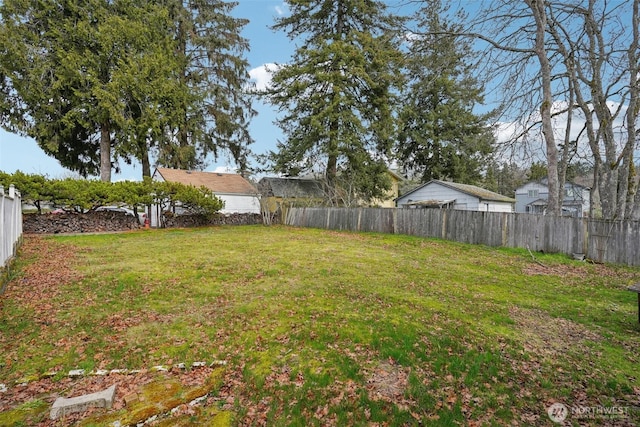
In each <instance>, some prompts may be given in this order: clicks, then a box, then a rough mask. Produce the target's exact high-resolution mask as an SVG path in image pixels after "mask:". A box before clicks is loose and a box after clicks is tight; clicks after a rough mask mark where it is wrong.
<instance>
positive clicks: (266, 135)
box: [0, 0, 295, 181]
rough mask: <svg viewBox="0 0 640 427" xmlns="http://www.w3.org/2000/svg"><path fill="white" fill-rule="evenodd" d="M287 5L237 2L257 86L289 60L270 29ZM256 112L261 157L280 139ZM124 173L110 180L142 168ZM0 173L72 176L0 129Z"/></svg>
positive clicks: (286, 44) (134, 175) (286, 46)
mask: <svg viewBox="0 0 640 427" xmlns="http://www.w3.org/2000/svg"><path fill="white" fill-rule="evenodd" d="M286 10H287V7H286V5H285V4H284V2H283V1H282V0H276V1H272V0H239V5H238V6H237V7H236V8H235V11H234V15H236V16H238V17H243V18H246V19H249V20H250V22H249V24H248V25H247V26H246V27H245V29H244V31H243V35H244V36H245V37H246V38H247V39H249V42H250V45H251V50H250V51H249V52H248V53H247V55H246V57H247V59H248V61H249V65H250V69H251V75H252V76H256V77H257V81H256V83H257V84H261V83H262V82H264V78H265V73H264V72H263V69H264V67H263V65H264V64H268V63H284V62H287V61H288V60H289V58H290V57H291V54H292V53H293V50H294V48H295V45H294V44H292V43H291V42H290V41H289V40H288V39H287V38H286V36H285V35H284V34H282V33H276V32H273V31H272V30H271V29H270V28H269V27H270V26H271V25H272V24H273V22H274V18H275V17H277V16H279V15H281V14H283V13H285V12H286ZM254 108H255V109H256V110H257V111H258V116H256V117H255V118H254V119H253V120H252V123H251V127H250V129H251V134H252V136H253V139H254V140H255V143H254V144H253V147H252V149H253V151H255V152H256V153H264V152H265V151H267V150H269V149H272V148H274V147H275V144H276V141H277V140H278V139H279V138H281V137H282V133H281V132H280V130H279V128H278V127H277V126H276V125H275V124H273V121H274V120H275V118H276V114H275V112H274V110H273V108H272V107H270V106H268V105H263V104H262V103H260V102H257V101H256V102H255V104H254ZM227 163H228V162H227V160H226V159H225V158H224V157H222V158H220V159H218V162H214V161H213V159H211V160H210V165H209V167H207V168H206V170H209V171H213V170H216V168H222V167H224V166H226V164H227ZM121 166H123V171H122V173H120V174H113V176H112V180H114V181H115V180H121V179H131V180H139V179H141V177H142V168H141V166H140V165H139V164H136V165H132V166H127V165H124V164H122V165H121ZM0 170H1V171H4V172H9V173H13V172H15V171H16V170H21V171H22V172H25V173H36V174H43V175H48V176H49V177H50V178H62V177H67V176H74V174H73V173H72V172H71V171H69V170H68V169H65V168H63V167H62V166H60V164H59V163H58V161H57V160H55V159H54V158H52V157H49V156H47V155H46V154H45V153H44V152H43V151H42V149H41V148H40V147H38V144H36V142H35V141H34V140H32V139H30V138H23V137H20V136H18V135H14V134H10V133H8V132H6V131H4V130H1V129H0Z"/></svg>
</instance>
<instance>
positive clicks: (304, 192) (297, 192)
mask: <svg viewBox="0 0 640 427" xmlns="http://www.w3.org/2000/svg"><path fill="white" fill-rule="evenodd" d="M258 188H260V191H261V192H262V193H263V194H264V195H265V196H269V197H283V198H301V197H312V198H322V197H324V195H325V193H324V191H323V189H322V183H321V182H320V181H318V180H315V179H301V178H290V177H287V178H281V177H265V178H262V179H261V180H260V181H259V182H258Z"/></svg>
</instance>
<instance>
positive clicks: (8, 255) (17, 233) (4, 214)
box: [0, 185, 22, 294]
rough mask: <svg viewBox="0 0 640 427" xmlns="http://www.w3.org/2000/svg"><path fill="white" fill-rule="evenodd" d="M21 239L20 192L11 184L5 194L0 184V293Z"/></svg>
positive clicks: (2, 290)
mask: <svg viewBox="0 0 640 427" xmlns="http://www.w3.org/2000/svg"><path fill="white" fill-rule="evenodd" d="M21 241H22V200H21V198H20V192H19V191H17V190H16V189H15V187H14V186H13V185H11V186H9V194H5V192H4V187H2V186H1V185H0V294H2V293H3V292H4V285H5V281H6V278H7V273H8V271H9V267H10V263H11V260H12V259H13V257H14V256H15V255H16V252H17V250H18V245H19V244H20V242H21Z"/></svg>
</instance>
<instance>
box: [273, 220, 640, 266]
mask: <svg viewBox="0 0 640 427" xmlns="http://www.w3.org/2000/svg"><path fill="white" fill-rule="evenodd" d="M285 223H286V224H287V225H291V226H296V227H313V228H326V229H331V230H349V231H373V232H380V233H396V234H407V235H412V236H421V237H435V238H440V239H445V240H452V241H456V242H462V243H472V244H481V245H488V246H505V247H510V248H529V249H530V250H532V251H543V252H560V253H565V254H567V255H572V254H584V255H585V256H586V257H587V258H589V259H591V260H594V261H596V262H610V263H615V264H625V265H629V266H640V223H639V222H635V221H624V222H623V221H601V220H590V219H585V218H570V217H551V216H542V215H531V214H513V213H497V212H472V211H460V210H448V209H380V208H291V209H290V210H289V212H288V213H287V217H286V220H285Z"/></svg>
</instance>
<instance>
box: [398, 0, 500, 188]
mask: <svg viewBox="0 0 640 427" xmlns="http://www.w3.org/2000/svg"><path fill="white" fill-rule="evenodd" d="M445 11H446V10H445V8H443V7H442V5H441V2H440V1H432V2H430V5H429V7H426V8H423V9H421V10H420V11H419V12H418V15H417V22H418V27H419V28H420V30H421V33H422V35H419V36H416V37H413V38H412V40H411V42H410V46H409V49H408V52H407V59H406V74H407V79H408V80H409V85H408V87H407V91H406V94H405V95H404V96H403V100H404V101H403V106H402V109H401V112H400V119H401V120H400V122H401V127H400V133H399V137H398V144H397V156H398V158H399V160H400V162H401V164H402V165H403V167H404V168H405V169H406V170H407V172H411V173H412V174H413V175H417V176H418V177H419V179H420V180H421V181H422V182H427V181H429V180H431V179H449V180H453V181H457V182H461V183H469V184H474V183H477V182H478V181H479V180H480V179H481V178H482V175H481V173H482V170H483V168H484V166H485V165H486V163H487V157H488V156H489V154H490V153H491V152H492V149H493V147H492V143H493V141H494V138H493V133H492V128H491V126H490V125H489V124H488V120H489V118H490V114H476V113H475V112H474V109H475V108H476V107H477V106H478V105H480V104H482V103H483V99H484V98H483V95H484V93H483V91H484V89H483V87H482V84H481V83H480V82H478V80H476V78H475V77H474V68H475V67H474V62H473V59H474V52H473V50H472V47H471V43H470V40H469V39H465V38H463V37H459V36H455V35H454V34H455V33H456V32H459V31H460V28H459V27H458V26H457V25H456V24H453V23H449V22H446V18H445V13H444V12H445Z"/></svg>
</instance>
